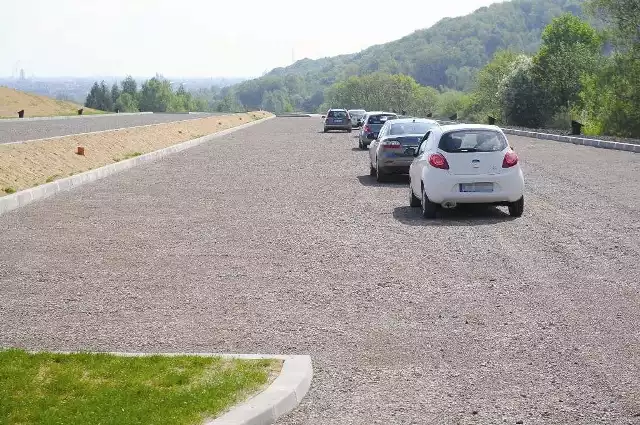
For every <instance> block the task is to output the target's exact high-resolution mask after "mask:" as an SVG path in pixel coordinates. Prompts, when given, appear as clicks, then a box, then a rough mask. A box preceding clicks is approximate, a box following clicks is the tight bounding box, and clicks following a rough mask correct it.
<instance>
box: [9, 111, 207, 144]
mask: <svg viewBox="0 0 640 425" xmlns="http://www.w3.org/2000/svg"><path fill="white" fill-rule="evenodd" d="M208 115H209V114H208ZM202 117H203V115H202V114H149V115H122V116H117V115H113V116H108V117H107V116H104V117H97V116H88V117H86V118H73V119H68V120H42V121H24V122H20V121H6V122H2V120H0V143H10V142H21V141H23V140H33V139H44V138H47V137H54V136H66V135H69V134H77V133H89V132H92V131H102V130H113V129H116V128H124V127H135V126H138V125H148V124H159V123H163V122H172V121H181V120H194V119H198V118H202Z"/></svg>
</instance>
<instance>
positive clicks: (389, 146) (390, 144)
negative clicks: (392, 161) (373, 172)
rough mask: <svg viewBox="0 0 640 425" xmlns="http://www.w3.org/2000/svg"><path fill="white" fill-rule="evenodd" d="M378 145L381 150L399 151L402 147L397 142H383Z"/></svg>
mask: <svg viewBox="0 0 640 425" xmlns="http://www.w3.org/2000/svg"><path fill="white" fill-rule="evenodd" d="M380 145H382V149H400V148H401V147H402V145H401V144H400V142H398V141H397V140H385V141H383V142H382V143H381V144H380Z"/></svg>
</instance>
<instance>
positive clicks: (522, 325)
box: [0, 118, 640, 425]
mask: <svg viewBox="0 0 640 425" xmlns="http://www.w3.org/2000/svg"><path fill="white" fill-rule="evenodd" d="M510 139H511V141H512V144H513V145H514V146H515V149H516V151H517V152H518V154H519V155H520V157H521V160H522V162H523V167H524V171H525V176H526V178H527V193H526V207H525V214H524V216H523V217H522V218H520V219H516V220H513V219H511V218H510V217H509V216H508V215H507V214H506V213H505V212H504V211H502V210H499V209H496V208H490V209H485V210H477V211H473V210H472V211H458V212H456V211H453V212H449V213H447V214H446V215H445V216H444V217H443V218H441V219H438V220H435V221H425V220H422V219H421V218H420V216H419V215H420V214H419V211H418V209H411V208H409V207H408V206H407V205H408V199H407V182H406V180H405V179H403V178H398V179H396V181H393V182H390V183H386V184H377V183H376V182H375V181H374V180H373V179H372V178H370V177H369V176H368V164H367V160H366V156H367V154H366V152H364V151H359V150H357V148H356V146H357V142H356V139H355V138H354V135H353V134H346V133H331V134H322V133H321V122H320V119H319V118H278V119H274V120H271V121H269V122H267V123H265V124H261V125H259V126H255V127H251V128H249V129H246V130H242V131H239V132H236V133H233V134H232V135H229V136H228V137H226V138H224V139H219V140H217V141H215V142H212V143H210V144H207V145H201V146H198V147H196V148H193V149H191V150H188V151H185V152H182V153H180V154H176V155H174V156H172V157H169V158H167V159H165V160H162V161H159V162H156V163H153V164H149V165H145V166H141V167H138V168H135V169H133V170H130V171H127V172H125V173H122V174H119V175H116V176H112V177H109V178H107V179H104V180H101V181H98V182H96V183H94V184H91V185H87V186H83V187H80V188H78V189H76V190H73V191H71V192H68V193H64V194H61V195H57V196H55V197H53V198H50V199H48V200H45V201H41V202H36V203H34V204H30V205H29V206H27V207H25V208H23V209H20V210H16V211H13V212H11V213H9V214H7V215H4V216H0V235H1V236H0V238H1V243H0V300H2V302H0V346H5V347H6V346H21V347H26V348H30V349H42V348H46V349H65V350H72V349H88V350H122V351H124V350H132V351H198V352H204V351H212V352H239V353H289V354H310V355H311V356H312V358H313V361H314V368H315V376H314V381H313V384H312V388H311V390H310V392H309V394H308V396H307V397H306V398H305V399H304V400H303V402H302V403H301V405H300V406H299V407H298V409H296V410H295V411H294V412H292V413H291V414H289V415H288V416H287V417H285V418H282V419H281V420H280V421H279V424H281V425H293V424H313V425H329V424H332V425H333V424H358V425H370V424H496V423H507V424H516V423H523V424H573V423H575V424H600V423H602V424H638V423H640V390H639V388H640V350H639V349H638V347H639V346H640V345H639V344H640V331H639V328H638V323H640V291H639V286H638V285H639V282H640V267H639V266H638V258H639V256H640V220H638V218H639V217H640V179H638V178H637V177H638V176H639V175H640V155H638V154H633V153H628V152H618V151H609V150H604V149H596V148H590V147H582V146H574V145H568V144H563V143H557V142H551V141H542V140H530V139H525V138H518V137H513V136H512V137H511V138H510Z"/></svg>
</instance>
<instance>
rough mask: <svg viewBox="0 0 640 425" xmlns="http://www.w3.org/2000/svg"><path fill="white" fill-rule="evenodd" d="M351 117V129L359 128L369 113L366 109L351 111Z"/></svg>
mask: <svg viewBox="0 0 640 425" xmlns="http://www.w3.org/2000/svg"><path fill="white" fill-rule="evenodd" d="M348 112H349V116H351V127H353V128H359V127H360V126H362V118H364V116H365V114H366V113H367V111H365V110H364V109H349V111H348Z"/></svg>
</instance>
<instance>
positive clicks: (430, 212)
mask: <svg viewBox="0 0 640 425" xmlns="http://www.w3.org/2000/svg"><path fill="white" fill-rule="evenodd" d="M420 205H421V206H422V216H423V217H424V218H436V213H437V212H438V204H435V203H433V202H431V201H430V200H429V198H428V197H427V194H426V193H425V192H424V189H423V190H422V200H421V202H420Z"/></svg>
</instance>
